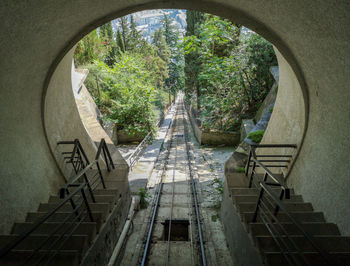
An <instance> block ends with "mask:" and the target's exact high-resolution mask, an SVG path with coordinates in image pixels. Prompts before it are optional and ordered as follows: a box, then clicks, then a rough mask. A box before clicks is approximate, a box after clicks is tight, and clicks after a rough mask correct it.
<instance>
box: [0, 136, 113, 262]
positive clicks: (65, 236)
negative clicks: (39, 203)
mask: <svg viewBox="0 0 350 266" xmlns="http://www.w3.org/2000/svg"><path fill="white" fill-rule="evenodd" d="M62 144H69V145H74V147H73V151H72V152H63V153H62V154H70V156H69V157H66V158H65V159H68V163H72V164H73V167H74V170H75V171H76V172H77V173H76V174H75V176H73V177H72V178H71V179H70V180H69V181H68V182H67V183H66V184H65V185H64V186H63V187H62V188H61V189H60V198H61V199H62V200H61V201H60V202H59V203H57V204H56V205H55V206H54V207H53V208H52V210H50V211H48V212H47V213H46V214H45V215H44V216H42V217H40V218H39V219H38V220H37V221H35V222H34V224H33V225H32V226H31V227H30V228H28V229H27V230H25V231H24V232H23V233H21V234H20V235H19V236H18V238H17V239H15V240H14V241H13V242H11V243H9V244H8V245H7V246H6V247H4V248H3V249H1V250H0V258H3V257H4V256H6V255H7V254H8V253H9V252H10V251H11V250H13V249H15V248H16V247H17V246H18V245H19V244H20V243H21V242H22V241H24V240H25V239H26V238H27V237H29V236H30V235H31V234H32V233H33V232H35V230H36V229H37V228H38V227H39V226H40V225H41V224H43V223H44V222H46V221H48V219H49V218H50V217H52V216H53V215H54V214H55V213H57V212H58V211H59V209H60V208H61V207H62V206H64V205H65V204H67V203H68V202H69V203H70V204H71V206H72V211H71V212H70V213H69V214H68V215H67V217H65V218H64V220H63V221H62V222H61V223H59V225H58V226H57V227H55V228H54V230H53V232H51V233H50V234H49V235H48V236H47V237H46V238H45V239H44V240H43V241H42V242H41V243H40V244H39V246H38V247H37V248H35V249H34V250H33V252H32V254H31V255H30V256H29V257H28V258H26V260H27V262H28V261H30V260H31V259H33V256H34V255H35V254H36V253H37V252H38V251H40V250H42V248H43V247H44V246H45V245H47V244H49V250H45V252H46V253H47V254H44V255H41V257H40V258H39V260H38V261H37V264H40V263H41V262H42V260H43V259H45V257H46V256H48V255H49V256H51V257H49V258H48V261H47V262H46V265H49V264H50V262H51V261H52V259H53V257H55V256H56V255H57V254H58V253H59V251H60V250H61V249H62V247H63V245H64V244H65V243H66V242H67V241H68V240H69V239H70V237H71V236H72V235H73V234H74V232H75V230H76V229H77V228H78V226H79V225H80V223H82V221H84V220H85V218H86V217H89V219H90V221H91V222H94V218H93V215H92V212H91V209H90V206H89V202H88V199H87V197H86V194H85V190H86V189H87V190H88V191H89V193H90V197H91V199H92V201H93V202H96V201H95V198H94V195H93V190H94V188H92V186H93V185H95V188H96V187H97V186H98V185H99V183H96V181H97V180H98V179H101V183H102V185H103V187H104V188H106V186H105V183H104V180H103V176H102V172H101V168H100V165H99V162H98V160H99V157H100V155H101V152H103V155H104V158H105V161H106V165H107V167H108V166H110V167H112V168H114V164H113V160H112V157H111V155H110V152H109V150H108V147H107V145H106V142H105V140H104V139H102V140H101V143H100V146H99V148H98V152H97V154H96V157H95V160H94V161H93V162H92V163H89V160H88V158H87V156H86V153H85V151H84V149H83V148H82V146H81V144H80V142H79V140H78V139H75V140H74V141H60V142H58V145H62ZM84 160H85V161H84ZM85 164H87V165H86V166H85ZM95 165H96V166H97V170H98V171H97V173H96V174H95V175H94V176H93V177H92V180H89V179H88V177H87V172H88V171H89V170H91V169H92V168H93V166H95ZM78 166H79V167H78ZM82 166H85V167H84V168H83V169H81V170H79V169H80V168H81V167H82ZM78 170H79V171H78ZM108 171H110V169H108ZM95 177H96V178H95ZM70 188H75V190H74V191H69V189H70ZM79 192H80V193H79ZM77 195H79V197H78V198H76V197H75V196H77ZM74 197H75V198H74ZM73 198H74V199H73ZM81 207H82V208H83V209H82V210H81V211H80V208H81ZM84 215H85V216H84ZM72 216H73V217H72ZM71 218H73V219H72V220H70V219H71ZM68 223H69V224H68ZM67 224H68V225H69V226H68V227H67V228H63V226H64V225H67ZM62 229H64V232H63V233H61V234H59V235H57V232H59V231H60V230H62ZM53 236H57V237H58V238H57V239H56V240H54V241H51V242H49V239H51V238H52V237H53ZM55 245H58V247H56V248H55ZM52 250H53V251H54V253H53V255H52V252H51V251H52Z"/></svg>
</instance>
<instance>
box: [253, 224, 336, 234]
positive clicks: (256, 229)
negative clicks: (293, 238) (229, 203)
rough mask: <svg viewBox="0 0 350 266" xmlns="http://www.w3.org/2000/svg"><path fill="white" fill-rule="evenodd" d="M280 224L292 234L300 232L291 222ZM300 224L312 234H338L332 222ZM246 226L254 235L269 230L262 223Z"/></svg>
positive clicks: (266, 232)
mask: <svg viewBox="0 0 350 266" xmlns="http://www.w3.org/2000/svg"><path fill="white" fill-rule="evenodd" d="M281 225H282V226H283V227H284V229H285V230H286V231H287V233H288V234H290V235H293V234H294V235H298V234H299V233H300V231H299V230H298V229H297V227H296V226H295V225H294V224H292V223H286V222H282V223H281ZM301 226H302V227H303V228H304V230H306V231H307V232H309V233H311V234H313V235H335V236H339V235H340V232H339V229H338V226H337V225H336V224H333V223H324V222H303V223H301ZM248 227H249V231H250V232H251V233H252V234H253V235H256V236H258V235H269V232H268V230H267V228H266V226H265V224H264V223H249V224H248ZM281 234H282V235H284V233H283V232H281Z"/></svg>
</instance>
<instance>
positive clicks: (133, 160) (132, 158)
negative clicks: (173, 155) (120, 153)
mask: <svg viewBox="0 0 350 266" xmlns="http://www.w3.org/2000/svg"><path fill="white" fill-rule="evenodd" d="M151 139H152V134H151V132H149V133H148V134H147V135H146V137H144V139H143V140H142V141H141V142H140V144H139V145H137V147H136V149H135V150H134V152H133V153H132V154H131V155H130V157H129V158H128V159H127V163H128V165H129V169H130V170H132V167H133V166H134V165H135V163H136V162H137V159H138V157H139V156H140V154H141V153H142V152H143V151H144V150H145V148H146V146H147V143H148V142H149V141H150V140H151Z"/></svg>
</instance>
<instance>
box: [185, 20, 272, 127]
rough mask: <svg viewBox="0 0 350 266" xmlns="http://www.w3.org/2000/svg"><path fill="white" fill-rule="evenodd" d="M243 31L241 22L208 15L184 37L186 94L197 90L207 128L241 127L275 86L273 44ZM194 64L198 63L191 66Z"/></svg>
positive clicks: (188, 95)
mask: <svg viewBox="0 0 350 266" xmlns="http://www.w3.org/2000/svg"><path fill="white" fill-rule="evenodd" d="M192 28H193V27H192ZM192 30H193V29H192ZM240 32H241V26H240V25H234V24H232V23H231V22H229V21H228V20H223V19H220V18H219V17H216V16H210V15H205V21H204V22H201V24H200V25H199V29H198V31H197V35H188V36H186V37H185V40H184V43H183V48H184V50H185V54H186V64H187V65H188V66H189V67H188V68H186V74H187V73H189V77H188V79H189V80H186V97H191V96H192V95H193V94H195V95H197V101H198V100H199V103H197V108H198V111H199V114H200V117H199V118H200V120H201V121H202V127H203V128H204V129H205V130H224V131H231V130H235V129H238V128H239V126H240V123H241V119H242V118H246V117H251V116H254V114H255V112H256V111H257V109H258V106H259V104H261V103H262V101H263V100H264V98H265V96H266V95H267V93H268V91H269V89H270V87H271V86H272V83H273V78H272V75H271V74H270V72H269V68H270V66H272V65H276V64H277V61H276V57H275V55H274V52H273V49H272V45H271V44H270V43H269V42H267V41H266V40H264V39H263V38H261V37H260V36H259V35H256V34H252V35H251V36H250V37H248V38H246V39H244V40H243V39H242V38H241V37H240ZM195 64H196V65H199V66H200V67H197V69H195V70H191V69H190V67H191V66H193V65H195ZM191 71H192V72H191Z"/></svg>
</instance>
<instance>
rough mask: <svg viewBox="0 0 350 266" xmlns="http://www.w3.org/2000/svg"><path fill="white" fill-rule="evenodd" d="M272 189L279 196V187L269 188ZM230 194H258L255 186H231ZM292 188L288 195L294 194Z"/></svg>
mask: <svg viewBox="0 0 350 266" xmlns="http://www.w3.org/2000/svg"><path fill="white" fill-rule="evenodd" d="M271 189H272V191H274V192H275V193H276V195H277V196H278V197H279V195H280V192H281V189H280V188H271ZM230 191H231V194H232V196H238V195H242V196H248V195H259V190H258V189H256V188H231V189H230ZM294 194H295V193H294V189H292V188H291V189H290V195H294Z"/></svg>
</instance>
